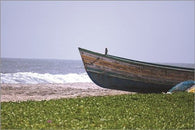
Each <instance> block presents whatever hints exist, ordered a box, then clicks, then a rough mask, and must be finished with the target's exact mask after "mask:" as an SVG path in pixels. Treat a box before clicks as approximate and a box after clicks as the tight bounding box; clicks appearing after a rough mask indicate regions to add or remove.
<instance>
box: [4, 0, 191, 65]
mask: <svg viewBox="0 0 195 130" xmlns="http://www.w3.org/2000/svg"><path fill="white" fill-rule="evenodd" d="M78 47H82V48H86V49H90V50H93V51H97V52H102V53H104V49H105V47H107V48H108V50H109V51H108V53H109V54H113V55H117V56H121V57H126V58H129V59H134V60H141V61H147V62H176V63H194V58H195V57H194V1H175V2H174V1H172V2H169V1H157V2H154V1H146V2H143V1H142V2H136V1H121V2H114V1H107V2H105V1H92V2H90V1H63V2H59V1H58V2H54V1H47V2H43V1H42V2H41V1H34V2H33V1H31V2H24V1H16V2H14V1H1V57H12V58H52V59H81V58H80V55H79V52H78Z"/></svg>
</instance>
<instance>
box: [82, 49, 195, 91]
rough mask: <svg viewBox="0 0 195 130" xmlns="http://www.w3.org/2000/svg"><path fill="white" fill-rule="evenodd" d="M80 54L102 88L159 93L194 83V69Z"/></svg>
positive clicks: (101, 54)
mask: <svg viewBox="0 0 195 130" xmlns="http://www.w3.org/2000/svg"><path fill="white" fill-rule="evenodd" d="M106 51H107V49H106ZM79 52H80V55H81V58H82V61H83V64H84V67H85V70H86V72H87V74H88V76H89V77H90V78H91V80H92V81H93V82H94V83H95V84H97V85H98V86H100V87H103V88H109V89H117V90H125V91H132V92H141V93H148V92H157V93H158V92H167V91H168V90H169V89H171V88H172V87H173V86H175V85H176V84H178V83H180V82H183V81H187V80H194V68H185V67H178V66H171V65H163V64H156V63H148V62H143V61H136V60H131V59H126V58H122V57H117V56H113V55H109V54H107V52H105V54H103V53H97V52H93V51H90V50H86V49H83V48H79Z"/></svg>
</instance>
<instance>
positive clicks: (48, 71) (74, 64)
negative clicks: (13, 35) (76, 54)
mask: <svg viewBox="0 0 195 130" xmlns="http://www.w3.org/2000/svg"><path fill="white" fill-rule="evenodd" d="M77 82H92V81H91V79H90V78H89V77H88V75H87V73H86V71H85V69H84V66H83V63H82V61H81V60H53V59H12V58H1V83H11V84H40V83H77Z"/></svg>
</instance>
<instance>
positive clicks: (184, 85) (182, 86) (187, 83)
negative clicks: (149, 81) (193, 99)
mask: <svg viewBox="0 0 195 130" xmlns="http://www.w3.org/2000/svg"><path fill="white" fill-rule="evenodd" d="M192 86H195V81H193V80H188V81H184V82H181V83H179V84H177V85H175V86H174V87H173V88H171V89H170V90H169V91H168V92H167V94H171V93H173V92H179V91H190V92H191V91H193V88H192V89H190V88H191V87H192ZM188 89H190V90H188ZM194 89H195V88H194Z"/></svg>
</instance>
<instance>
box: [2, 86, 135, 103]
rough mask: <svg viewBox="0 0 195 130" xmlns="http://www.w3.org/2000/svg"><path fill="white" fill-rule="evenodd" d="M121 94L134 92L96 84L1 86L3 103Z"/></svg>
mask: <svg viewBox="0 0 195 130" xmlns="http://www.w3.org/2000/svg"><path fill="white" fill-rule="evenodd" d="M121 94H133V92H127V91H120V90H111V89H105V88H101V87H99V86H97V85H95V84H94V83H67V84H1V102H9V101H14V102H16V101H27V100H34V101H41V100H50V99H61V98H77V97H87V96H106V95H121Z"/></svg>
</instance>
